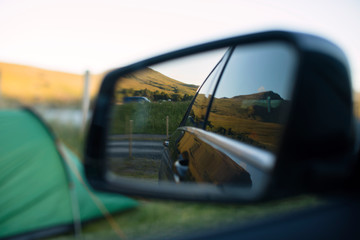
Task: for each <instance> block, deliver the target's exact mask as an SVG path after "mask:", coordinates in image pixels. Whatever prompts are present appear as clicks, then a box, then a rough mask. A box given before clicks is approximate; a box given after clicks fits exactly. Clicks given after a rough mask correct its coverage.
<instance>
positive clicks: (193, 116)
mask: <svg viewBox="0 0 360 240" xmlns="http://www.w3.org/2000/svg"><path fill="white" fill-rule="evenodd" d="M228 55H229V51H227V52H226V53H225V55H224V57H223V58H222V59H221V60H220V62H219V63H218V64H217V65H216V67H215V68H214V69H213V71H212V72H211V73H210V75H209V76H208V77H207V78H206V80H205V82H204V83H203V85H202V86H201V87H200V89H199V91H198V94H197V95H196V97H195V100H194V102H193V105H192V107H191V109H190V111H189V113H188V114H189V115H188V116H187V119H186V122H185V126H191V127H197V128H203V127H204V122H205V118H206V113H207V109H208V105H209V102H210V100H211V97H212V94H213V92H214V89H215V85H216V82H217V80H218V79H219V76H220V74H221V71H222V69H223V67H224V65H225V62H226V59H227V58H228Z"/></svg>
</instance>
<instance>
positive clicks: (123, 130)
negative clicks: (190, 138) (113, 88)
mask: <svg viewBox="0 0 360 240" xmlns="http://www.w3.org/2000/svg"><path fill="white" fill-rule="evenodd" d="M189 104H190V101H185V102H154V103H129V104H122V105H115V106H114V109H113V118H112V119H113V120H112V122H111V130H110V132H111V133H112V134H128V133H129V128H130V126H129V122H130V120H133V126H132V133H133V134H166V117H167V116H168V117H169V130H168V131H169V133H172V132H174V131H175V130H176V128H177V127H178V126H179V124H180V122H181V120H182V118H183V116H184V114H185V112H186V110H187V107H188V106H189Z"/></svg>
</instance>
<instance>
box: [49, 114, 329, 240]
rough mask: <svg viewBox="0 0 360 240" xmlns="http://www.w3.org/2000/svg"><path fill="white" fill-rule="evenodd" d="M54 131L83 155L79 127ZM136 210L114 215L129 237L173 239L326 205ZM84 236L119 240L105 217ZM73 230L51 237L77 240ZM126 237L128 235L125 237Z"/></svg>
mask: <svg viewBox="0 0 360 240" xmlns="http://www.w3.org/2000/svg"><path fill="white" fill-rule="evenodd" d="M49 125H50V126H51V127H52V128H53V131H54V133H55V134H56V135H57V136H58V137H59V138H60V139H61V140H62V141H63V142H65V144H66V145H67V146H69V147H70V148H71V149H72V150H73V151H74V152H75V153H76V154H78V155H79V156H80V157H81V158H82V156H83V153H82V149H83V146H82V144H83V140H84V138H83V136H82V135H81V134H80V129H79V128H77V127H76V126H70V125H64V124H61V123H59V122H56V121H55V122H49ZM139 202H140V205H139V207H137V208H136V209H133V210H129V211H127V212H122V213H118V214H114V216H113V219H114V220H115V222H116V224H117V225H118V227H119V228H120V229H121V231H122V232H123V234H124V235H125V236H126V238H127V239H142V238H145V239H159V238H165V239H171V238H172V237H175V236H177V235H181V234H187V233H190V232H194V231H195V232H196V231H201V230H205V229H209V230H211V229H215V228H218V227H221V226H228V225H231V224H236V223H242V222H246V221H249V220H253V219H258V218H262V217H266V216H271V215H277V214H282V213H285V212H289V211H294V210H299V209H303V208H308V207H311V206H316V205H318V204H322V203H323V202H322V201H321V200H319V199H317V198H316V197H313V196H299V197H296V198H291V199H283V200H281V201H273V202H267V203H257V204H250V205H249V204H248V205H243V204H210V203H191V202H176V201H158V200H146V199H140V200H139ZM82 235H83V238H84V239H119V238H120V237H119V236H118V235H117V233H116V231H114V229H113V228H112V227H111V225H110V224H109V222H108V220H106V219H105V218H103V219H98V220H95V221H91V222H88V223H86V224H83V226H82ZM73 238H74V235H73V233H68V234H65V235H60V236H57V237H52V238H50V239H59V240H60V239H73ZM122 239H124V237H123V238H122Z"/></svg>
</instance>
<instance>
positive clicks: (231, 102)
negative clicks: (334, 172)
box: [206, 42, 296, 151]
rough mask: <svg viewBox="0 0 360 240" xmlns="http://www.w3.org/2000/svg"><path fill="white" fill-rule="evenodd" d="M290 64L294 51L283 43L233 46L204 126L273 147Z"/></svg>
mask: <svg viewBox="0 0 360 240" xmlns="http://www.w3.org/2000/svg"><path fill="white" fill-rule="evenodd" d="M295 63H296V54H295V51H294V50H293V49H292V48H291V47H290V46H288V45H286V44H284V43H276V42H273V43H266V44H262V43H259V44H252V45H250V46H239V47H236V48H235V50H234V52H233V54H232V56H231V58H230V60H229V63H228V64H227V66H226V68H225V70H224V73H223V75H222V79H221V80H220V83H219V86H218V88H217V89H216V93H215V96H214V100H213V103H212V106H211V110H210V113H209V118H208V123H207V126H206V129H207V130H210V131H213V132H216V133H219V134H222V135H225V136H227V137H230V138H233V139H236V140H239V141H242V142H245V143H248V144H251V145H254V146H257V147H261V148H264V149H268V150H270V151H275V150H276V147H277V144H278V139H279V138H280V134H281V132H282V129H283V126H284V122H285V116H286V113H287V112H288V109H289V105H290V101H291V85H292V83H293V73H294V70H295V69H294V68H295V65H296V64H295Z"/></svg>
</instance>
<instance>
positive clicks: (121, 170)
mask: <svg viewBox="0 0 360 240" xmlns="http://www.w3.org/2000/svg"><path fill="white" fill-rule="evenodd" d="M226 50H227V49H218V50H215V51H211V52H206V53H203V54H199V55H194V56H190V57H184V58H181V59H176V60H173V61H169V62H165V63H162V64H158V65H154V66H149V67H146V68H144V69H141V70H138V71H136V72H133V73H130V74H127V75H126V76H122V77H121V78H120V79H119V80H118V83H117V85H116V88H115V92H114V94H115V96H114V102H113V104H114V105H113V108H112V109H113V110H112V116H111V122H110V129H109V136H108V143H107V156H108V158H107V163H108V167H109V170H110V172H111V173H112V174H115V175H118V176H123V177H124V176H126V177H134V178H142V179H147V180H151V181H156V182H157V181H158V173H159V168H160V160H161V157H162V155H163V152H164V144H167V142H166V141H165V140H166V139H167V138H168V137H169V135H170V134H171V133H173V132H174V131H175V130H176V129H177V127H179V124H180V122H181V120H182V118H183V117H184V114H185V112H186V110H187V108H188V106H189V105H190V103H191V101H192V99H193V97H194V96H195V94H196V90H197V89H198V87H199V85H200V84H201V83H202V82H203V80H204V79H205V78H206V77H207V75H208V74H209V72H211V70H212V68H213V67H214V66H215V65H216V64H217V63H218V62H219V60H220V59H221V58H222V57H223V55H224V53H225V52H226Z"/></svg>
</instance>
